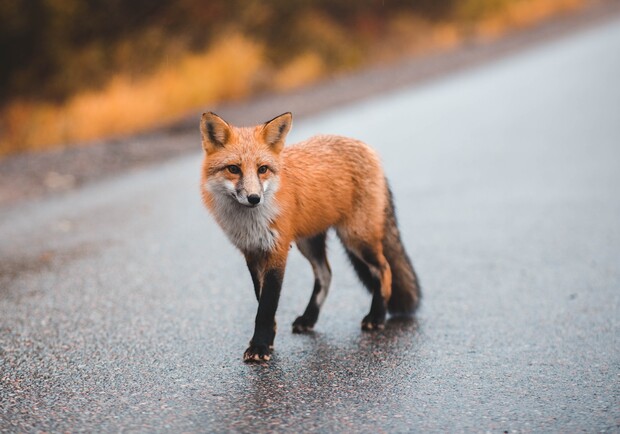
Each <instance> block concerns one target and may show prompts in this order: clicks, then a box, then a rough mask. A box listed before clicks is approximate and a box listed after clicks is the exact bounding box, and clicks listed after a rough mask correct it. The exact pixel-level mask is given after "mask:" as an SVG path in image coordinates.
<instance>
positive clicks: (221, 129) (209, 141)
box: [200, 112, 231, 153]
mask: <svg viewBox="0 0 620 434" xmlns="http://www.w3.org/2000/svg"><path fill="white" fill-rule="evenodd" d="M200 134H201V136H202V148H203V149H204V150H205V151H206V152H207V153H211V152H214V151H216V150H217V149H219V148H223V147H224V145H226V144H227V143H228V140H229V139H230V136H231V127H230V125H228V123H227V122H226V121H225V120H224V119H222V118H221V117H219V116H218V115H216V114H215V113H213V112H208V113H203V114H202V118H201V119H200Z"/></svg>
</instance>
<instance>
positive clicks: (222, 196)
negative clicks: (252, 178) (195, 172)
mask: <svg viewBox="0 0 620 434" xmlns="http://www.w3.org/2000/svg"><path fill="white" fill-rule="evenodd" d="M205 187H206V189H207V190H208V191H209V192H210V193H211V198H212V199H211V201H210V202H211V204H212V206H211V207H210V208H211V211H212V213H213V216H214V217H215V220H216V221H217V222H218V224H219V225H220V226H221V228H222V230H223V231H224V233H225V234H226V236H227V237H228V239H229V240H230V241H231V242H232V243H233V244H234V245H235V246H236V247H237V248H238V249H239V250H241V251H242V252H254V251H271V250H273V249H274V248H275V246H276V242H277V239H278V232H277V230H275V229H274V228H272V224H273V222H274V221H275V219H276V218H277V217H278V215H279V213H280V208H279V207H278V204H277V202H276V199H275V197H274V196H275V192H276V191H277V188H278V181H277V179H273V178H272V179H271V180H270V183H269V185H268V186H265V188H264V199H263V200H264V203H262V204H261V206H257V207H254V208H250V207H247V206H244V205H242V204H240V203H239V202H238V201H237V200H236V199H235V198H234V197H232V196H231V195H230V194H228V193H227V192H226V191H222V189H221V188H220V184H219V183H218V182H209V181H207V182H206V185H205Z"/></svg>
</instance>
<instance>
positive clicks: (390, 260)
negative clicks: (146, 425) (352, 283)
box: [200, 112, 421, 363]
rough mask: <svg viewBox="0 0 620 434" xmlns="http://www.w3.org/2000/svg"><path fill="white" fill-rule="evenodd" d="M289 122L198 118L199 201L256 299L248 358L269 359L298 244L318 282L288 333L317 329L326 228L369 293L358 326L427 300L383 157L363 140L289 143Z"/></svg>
mask: <svg viewBox="0 0 620 434" xmlns="http://www.w3.org/2000/svg"><path fill="white" fill-rule="evenodd" d="M292 122H293V116H292V114H291V113H290V112H287V113H284V114H281V115H279V116H277V117H275V118H273V119H271V120H270V121H267V122H265V123H264V124H261V125H256V126H253V127H236V126H233V125H231V124H229V123H228V122H226V121H225V120H224V119H222V118H221V117H219V116H218V115H216V114H215V113H213V112H207V113H203V114H202V117H201V120H200V133H201V141H202V148H203V160H202V168H201V181H200V182H201V184H200V191H201V195H202V200H203V203H204V205H205V206H206V208H207V209H208V210H209V211H210V213H211V215H212V216H213V217H214V220H215V221H216V223H217V224H218V225H219V226H220V227H221V229H222V230H223V232H224V233H225V234H226V236H227V237H228V239H229V240H230V241H231V242H232V244H234V245H235V246H236V247H237V248H238V249H239V250H240V251H241V253H242V254H243V256H244V257H245V261H246V264H247V268H248V270H249V272H250V277H251V279H252V284H253V286H254V294H255V296H256V300H257V301H258V310H257V313H256V318H255V322H254V334H253V336H252V338H251V340H250V343H249V346H248V348H247V349H246V350H245V352H244V353H243V360H244V361H245V362H259V363H264V362H267V361H269V360H270V359H271V356H272V350H273V345H274V339H275V336H276V319H275V315H276V310H277V308H278V301H279V298H280V293H281V289H282V281H283V278H284V270H285V266H286V261H287V257H288V254H289V249H290V248H291V246H292V244H293V243H295V245H296V246H297V248H298V249H299V251H300V252H301V254H302V255H303V256H304V257H305V258H306V259H307V260H308V261H309V262H310V265H311V266H312V270H313V273H314V286H313V289H312V295H311V297H310V301H309V302H308V305H307V307H306V309H305V311H304V312H303V314H302V315H300V316H299V317H297V318H296V319H295V321H294V322H293V324H292V331H293V333H307V332H311V331H312V330H313V328H314V326H315V324H316V322H317V320H318V317H319V312H320V309H321V307H322V305H323V303H324V301H325V298H326V296H327V293H328V290H329V286H330V283H331V278H332V271H331V268H330V265H329V262H328V260H327V255H326V236H327V231H328V230H329V229H333V230H335V232H336V235H337V237H338V238H339V240H340V242H341V243H342V245H343V246H344V249H345V252H346V255H347V256H348V258H349V260H350V262H351V264H352V266H353V269H354V270H355V272H356V274H357V276H358V277H359V279H360V281H361V283H362V284H363V285H364V286H365V287H366V288H367V289H368V291H369V292H370V293H371V295H372V301H371V304H370V310H369V312H368V314H367V315H366V316H364V318H363V319H362V324H361V328H362V330H364V331H374V330H381V329H383V328H384V325H385V321H386V316H387V313H388V312H389V313H390V314H391V315H398V316H404V315H412V314H413V313H414V312H415V310H416V309H417V307H418V305H419V303H420V298H421V292H420V286H419V283H418V277H417V275H416V272H415V271H414V269H413V266H412V264H411V260H410V259H409V256H408V255H407V252H406V251H405V248H404V246H403V243H402V240H401V235H400V231H399V229H398V224H397V221H396V214H395V208H394V200H393V197H392V192H391V190H390V188H389V186H388V182H387V179H386V177H385V175H384V173H383V169H382V167H381V163H380V159H379V156H378V154H377V153H376V152H375V151H374V150H373V149H372V148H371V147H370V146H369V145H367V144H365V143H363V142H362V141H359V140H355V139H352V138H347V137H341V136H336V135H318V136H314V137H312V138H310V139H308V140H306V141H303V142H300V143H297V144H294V145H290V146H288V145H287V146H285V139H286V136H287V134H288V133H289V131H290V129H291V126H292Z"/></svg>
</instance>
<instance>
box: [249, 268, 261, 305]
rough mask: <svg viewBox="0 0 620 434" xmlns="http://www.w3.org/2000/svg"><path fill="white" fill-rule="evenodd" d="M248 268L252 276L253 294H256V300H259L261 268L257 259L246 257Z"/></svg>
mask: <svg viewBox="0 0 620 434" xmlns="http://www.w3.org/2000/svg"><path fill="white" fill-rule="evenodd" d="M246 263H247V265H248V270H250V276H252V284H253V285H254V294H255V295H256V301H259V300H260V292H261V286H262V285H261V269H260V266H259V263H258V261H256V260H254V259H252V258H246Z"/></svg>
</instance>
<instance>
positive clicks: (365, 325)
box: [362, 314, 385, 332]
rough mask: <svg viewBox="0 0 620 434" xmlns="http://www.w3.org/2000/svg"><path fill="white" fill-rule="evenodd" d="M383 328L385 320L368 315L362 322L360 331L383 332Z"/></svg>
mask: <svg viewBox="0 0 620 434" xmlns="http://www.w3.org/2000/svg"><path fill="white" fill-rule="evenodd" d="M384 328H385V318H377V317H375V316H374V315H371V314H368V315H366V316H365V317H364V319H363V320H362V330H364V331H367V332H368V331H373V330H383V329H384Z"/></svg>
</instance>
